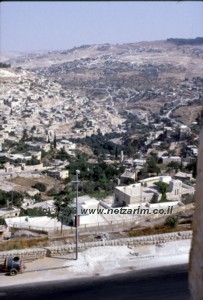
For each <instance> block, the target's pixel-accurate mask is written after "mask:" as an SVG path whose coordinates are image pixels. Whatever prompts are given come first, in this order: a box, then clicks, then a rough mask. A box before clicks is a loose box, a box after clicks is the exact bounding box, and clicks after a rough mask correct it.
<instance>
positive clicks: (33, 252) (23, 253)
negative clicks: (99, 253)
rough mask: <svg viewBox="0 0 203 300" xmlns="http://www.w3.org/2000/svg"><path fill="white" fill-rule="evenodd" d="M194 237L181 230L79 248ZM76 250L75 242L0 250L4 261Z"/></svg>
mask: <svg viewBox="0 0 203 300" xmlns="http://www.w3.org/2000/svg"><path fill="white" fill-rule="evenodd" d="M191 238H192V231H180V232H173V233H165V234H157V235H149V236H142V237H134V238H122V239H116V240H103V241H96V242H88V243H79V244H78V250H79V251H83V250H85V249H88V248H91V247H101V246H123V245H127V246H135V247H136V246H140V245H157V244H163V243H167V242H172V241H177V240H186V239H191ZM74 251H75V244H68V245H63V246H57V247H46V248H33V249H25V250H13V251H5V252H0V261H2V260H3V259H4V258H5V257H6V255H13V256H19V257H21V258H22V259H23V258H24V259H29V258H42V257H45V256H48V257H52V256H55V255H57V256H58V255H67V253H72V252H74Z"/></svg>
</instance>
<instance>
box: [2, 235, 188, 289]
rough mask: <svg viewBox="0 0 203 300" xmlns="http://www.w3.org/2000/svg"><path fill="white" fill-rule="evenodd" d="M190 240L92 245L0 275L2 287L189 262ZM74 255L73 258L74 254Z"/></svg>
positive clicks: (106, 274)
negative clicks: (155, 243) (9, 273)
mask: <svg viewBox="0 0 203 300" xmlns="http://www.w3.org/2000/svg"><path fill="white" fill-rule="evenodd" d="M190 244H191V240H180V241H175V242H168V243H164V244H161V245H149V246H146V245H145V246H139V247H132V248H131V247H130V248H128V247H127V246H107V247H96V248H90V249H87V250H85V251H83V252H80V253H79V255H78V260H77V261H76V260H74V254H71V255H67V256H62V257H51V258H49V257H45V258H43V259H38V260H36V261H33V262H29V263H26V270H25V272H24V273H23V274H18V275H17V276H13V277H12V276H5V274H3V273H1V274H0V286H11V285H18V284H26V283H34V282H35V283H36V282H42V281H43V282H48V281H56V280H66V279H67V280H69V279H74V278H80V277H89V276H108V275H112V274H118V273H123V272H129V271H130V270H140V269H148V268H155V267H161V266H171V265H177V264H185V263H188V260H189V251H190ZM71 256H72V257H71Z"/></svg>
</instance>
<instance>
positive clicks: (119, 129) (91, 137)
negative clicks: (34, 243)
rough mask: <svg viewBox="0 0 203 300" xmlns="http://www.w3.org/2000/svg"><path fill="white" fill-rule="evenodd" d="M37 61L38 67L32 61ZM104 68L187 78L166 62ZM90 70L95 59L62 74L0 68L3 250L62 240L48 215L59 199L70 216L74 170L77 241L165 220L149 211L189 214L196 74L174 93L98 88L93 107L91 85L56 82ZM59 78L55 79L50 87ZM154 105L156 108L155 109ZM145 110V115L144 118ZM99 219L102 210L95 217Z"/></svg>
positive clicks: (198, 89) (175, 84)
mask: <svg viewBox="0 0 203 300" xmlns="http://www.w3.org/2000/svg"><path fill="white" fill-rule="evenodd" d="M87 48H88V47H87ZM87 48H84V49H87ZM105 49H106V50H109V47H107V46H106V47H104V48H102V50H101V49H100V50H98V48H97V51H102V53H103V51H105ZM147 49H148V48H143V47H141V48H138V49H136V50H135V52H136V53H142V54H143V53H144V54H143V55H145V54H146V53H147V55H148V54H149V53H150V55H151V54H152V53H162V52H160V51H161V50H160V51H158V50H159V49H156V51H155V48H153V47H152V48H150V49H151V50H150V51H149V49H148V50H147ZM82 50H83V48H82ZM128 50H129V49H128ZM74 51H75V50H74ZM123 51H124V50H123ZM154 51H155V52H154ZM178 51H181V49H179V50H178ZM185 51H186V50H185ZM124 52H125V51H124ZM135 52H132V51H131V54H132V53H133V55H135ZM67 53H69V52H67ZM67 53H64V54H61V53H60V55H65V54H67ZM186 53H187V51H186ZM188 53H191V49H190V51H189V50H188ZM201 53H202V52H201V49H199V52H198V53H197V51H196V52H195V55H196V58H197V59H198V60H199V59H201V57H200V56H201V55H202V54H201ZM193 54H194V50H193ZM68 55H69V54H68ZM102 55H103V54H102ZM106 55H107V54H106ZM102 57H103V56H102ZM34 59H35V60H36V61H37V59H36V57H35V56H34ZM102 59H103V58H102ZM31 60H32V59H31V58H29V60H26V63H27V62H30V61H31ZM105 60H106V67H105V68H104V69H103V71H104V70H105V74H113V73H114V71H115V70H117V68H118V69H119V70H121V71H122V68H124V71H126V68H127V69H129V70H130V71H131V69H133V70H134V69H135V70H136V72H137V70H138V69H139V72H142V74H144V75H143V76H144V77H143V78H145V80H146V77H147V78H151V77H150V76H155V75H154V74H155V73H156V72H158V73H157V74H160V72H168V70H169V69H170V72H175V73H176V75H177V73H179V69H180V70H181V71H180V72H184V73H187V72H186V71H187V70H184V69H183V67H180V66H179V67H177V70H175V71H174V67H172V66H170V65H164V63H163V62H162V65H161V67H160V65H159V66H158V67H157V68H155V69H154V67H153V66H149V65H148V64H145V63H143V64H142V65H141V66H139V68H138V65H137V66H135V65H134V64H131V63H129V62H128V63H125V64H124V63H123V64H122V63H121V62H119V63H118V61H114V59H113V58H112V57H111V56H108V55H107V57H106V58H105ZM81 61H82V63H81ZM100 61H101V58H100ZM143 61H144V59H143ZM96 62H97V58H95V57H93V58H91V59H82V58H81V59H80V60H79V61H78V62H77V61H75V60H74V61H73V62H68V63H63V64H64V65H63V64H62V66H63V68H62V71H61V65H60V66H57V65H56V66H50V67H48V68H47V67H45V68H44V69H43V68H38V69H36V70H34V68H33V67H29V68H22V67H19V66H18V64H19V63H22V65H23V63H25V61H22V60H20V59H19V60H18V61H17V62H16V64H17V65H15V64H14V66H10V65H9V64H8V65H6V66H3V67H1V68H0V76H1V83H2V89H1V95H0V221H1V224H2V225H1V226H0V236H1V239H2V242H4V241H5V240H7V239H9V238H11V237H12V234H13V233H15V232H16V231H18V230H43V231H44V232H52V233H54V232H60V228H61V222H60V221H61V220H60V219H59V218H55V219H53V218H50V212H51V211H54V209H55V206H56V201H59V200H58V198H59V197H58V198H57V195H60V192H63V196H64V195H65V194H66V195H68V196H67V199H66V196H64V197H65V198H63V199H66V200H63V201H67V203H68V205H70V207H72V208H75V205H76V204H75V200H76V199H75V185H74V184H73V183H72V181H74V180H75V174H76V173H75V172H76V170H77V169H78V170H80V175H79V180H80V185H79V198H78V200H79V230H80V231H81V232H84V231H85V229H86V228H88V230H93V231H94V230H95V228H97V231H99V232H100V231H101V232H108V230H109V226H110V225H111V227H112V226H113V225H115V228H116V226H120V230H121V231H122V229H121V228H124V227H125V225H126V228H128V230H130V228H132V227H133V226H135V225H136V226H139V224H140V225H141V224H142V226H143V221H144V222H146V218H148V221H153V220H154V218H155V217H156V219H159V218H161V217H162V218H163V216H162V215H161V213H160V214H159V215H158V216H155V215H154V213H153V212H154V209H158V210H164V212H163V211H162V214H166V216H164V217H165V218H166V217H167V216H168V215H170V214H171V212H172V211H173V213H179V214H184V211H186V210H187V206H188V205H189V206H188V207H190V209H191V207H193V206H194V192H195V177H196V160H197V155H198V134H199V128H200V104H201V96H202V81H203V79H202V78H201V77H200V76H197V74H195V75H194V74H193V75H194V76H193V75H192V76H188V78H187V77H185V78H182V77H181V78H180V79H177V77H178V76H177V77H176V79H175V81H173V80H172V81H171V86H168V87H167V86H166V85H165V84H161V83H159V85H157V84H156V82H151V83H150V84H151V85H150V86H149V87H148V88H147V87H146V86H147V81H145V83H143V85H142V86H139V89H138V87H135V88H132V87H131V88H129V87H127V86H125V84H124V85H123V87H114V88H113V87H112V86H110V87H109V88H107V87H104V86H103V83H102V80H101V81H100V83H101V85H100V86H97V84H98V83H96V85H95V90H94V98H95V99H98V101H93V99H92V95H93V94H92V93H93V90H92V89H91V93H90V86H89V81H88V83H87V82H86V83H85V82H84V86H83V91H82V89H79V88H76V89H74V87H73V86H71V84H70V82H69V83H67V82H65V79H64V80H62V79H61V78H62V77H63V74H67V73H69V72H70V70H71V72H75V70H76V69H78V68H81V66H83V67H84V66H86V67H87V66H88V68H89V64H91V65H94V63H95V64H96ZM73 66H74V67H73ZM102 68H103V67H102ZM160 68H162V69H160ZM181 68H182V69H181ZM114 69H115V70H114ZM129 70H128V71H129ZM160 70H161V71H160ZM85 72H86V71H85ZM146 72H147V73H146ZM58 73H60V74H61V75H60V76H61V78H59V79H57V80H56V79H55V80H53V78H52V77H53V75H54V76H58V75H57V74H58ZM157 76H159V75H157ZM155 77H156V76H155ZM56 78H58V77H56ZM66 79H67V78H66ZM78 85H79V84H78ZM144 85H145V86H144ZM85 89H86V92H84V90H85ZM88 89H89V91H88ZM102 93H103V94H102ZM90 94H91V95H90ZM102 95H103V96H102ZM124 99H125V100H126V101H124ZM153 99H156V102H154V107H153V109H152V102H153ZM162 99H164V101H162ZM141 100H142V101H141ZM149 100H151V102H150V104H149V108H148V109H146V108H145V109H143V107H144V106H146V103H149ZM146 101H147V102H146ZM141 102H142V104H140V103H141ZM135 103H136V105H137V104H138V106H139V107H138V108H136V106H134V104H135ZM190 108H191V110H190ZM182 109H184V114H182ZM187 111H190V113H191V112H192V113H191V114H190V115H188V118H189V119H190V121H188V119H187V120H186V121H185V122H183V121H182V120H183V119H184V116H187ZM71 200H72V202H71ZM61 205H62V204H61ZM191 205H192V206H191ZM168 207H173V209H172V211H171V210H170V211H167V208H168ZM122 208H123V209H124V208H126V209H127V210H128V213H127V215H125V214H122V213H121V210H122ZM139 208H142V209H148V210H147V216H146V215H145V216H143V215H142V214H139V213H133V212H134V210H138V209H139ZM84 209H96V210H95V213H94V214H91V213H88V210H86V213H82V211H83V210H84ZM97 209H102V210H101V213H100V212H98V210H97ZM73 211H74V210H73ZM47 212H49V214H48V213H47ZM190 212H191V210H190ZM63 223H64V224H63V225H64V228H65V229H66V230H70V231H71V230H72V227H74V226H75V214H74V213H71V214H70V215H69V216H68V218H67V219H66V220H64V221H63ZM14 235H15V234H14Z"/></svg>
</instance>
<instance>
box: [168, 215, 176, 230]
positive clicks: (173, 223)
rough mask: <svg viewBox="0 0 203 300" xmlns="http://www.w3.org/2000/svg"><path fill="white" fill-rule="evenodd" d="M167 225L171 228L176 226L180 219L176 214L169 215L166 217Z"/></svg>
mask: <svg viewBox="0 0 203 300" xmlns="http://www.w3.org/2000/svg"><path fill="white" fill-rule="evenodd" d="M165 225H166V226H167V227H169V228H176V227H177V225H178V219H177V217H174V216H169V217H167V218H166V221H165Z"/></svg>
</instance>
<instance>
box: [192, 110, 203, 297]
mask: <svg viewBox="0 0 203 300" xmlns="http://www.w3.org/2000/svg"><path fill="white" fill-rule="evenodd" d="M201 121H202V122H201V130H200V137H199V152H198V162H197V182H196V193H195V202H196V203H195V213H194V216H193V239H192V248H191V252H190V267H189V286H190V293H191V299H192V300H202V299H203V109H202V116H201Z"/></svg>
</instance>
